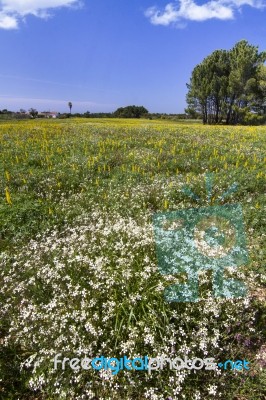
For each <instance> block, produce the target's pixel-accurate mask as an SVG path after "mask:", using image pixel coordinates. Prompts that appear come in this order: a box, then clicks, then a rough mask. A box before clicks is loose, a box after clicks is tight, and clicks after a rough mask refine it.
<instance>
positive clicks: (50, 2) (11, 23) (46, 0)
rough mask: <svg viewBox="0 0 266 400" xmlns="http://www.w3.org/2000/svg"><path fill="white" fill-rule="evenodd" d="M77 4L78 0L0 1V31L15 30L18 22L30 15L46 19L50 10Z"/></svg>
mask: <svg viewBox="0 0 266 400" xmlns="http://www.w3.org/2000/svg"><path fill="white" fill-rule="evenodd" d="M79 4H80V1H79V0H0V29H16V28H18V24H19V21H20V20H21V19H22V18H24V17H26V16H27V15H30V14H31V15H35V16H36V17H40V18H47V17H48V16H49V10H51V9H55V8H59V7H72V6H77V5H79Z"/></svg>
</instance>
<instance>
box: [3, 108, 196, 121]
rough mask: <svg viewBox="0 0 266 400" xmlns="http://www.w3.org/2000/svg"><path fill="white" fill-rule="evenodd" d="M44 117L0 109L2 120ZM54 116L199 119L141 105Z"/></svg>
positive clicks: (61, 117) (33, 110) (39, 114)
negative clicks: (148, 108)
mask: <svg viewBox="0 0 266 400" xmlns="http://www.w3.org/2000/svg"><path fill="white" fill-rule="evenodd" d="M33 118H38V119H45V118H51V116H49V115H45V113H43V112H42V113H39V112H38V111H37V110H35V109H31V110H30V112H28V113H26V112H25V111H24V110H23V112H14V111H9V110H7V109H4V110H2V111H1V110H0V119H2V120H20V119H33ZM56 118H59V119H65V118H145V119H149V120H153V119H164V120H172V121H176V120H184V119H200V118H201V115H200V114H199V113H198V114H194V115H193V116H191V115H189V114H185V113H180V114H166V113H149V112H148V110H147V109H146V108H145V107H143V106H128V107H120V108H118V109H117V110H116V111H115V112H113V113H104V112H101V113H91V112H89V111H86V112H85V113H58V114H57V116H56Z"/></svg>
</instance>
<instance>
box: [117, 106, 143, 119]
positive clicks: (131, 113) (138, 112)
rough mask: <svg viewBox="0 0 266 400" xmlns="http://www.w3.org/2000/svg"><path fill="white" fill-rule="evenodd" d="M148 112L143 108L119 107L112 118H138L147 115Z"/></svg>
mask: <svg viewBox="0 0 266 400" xmlns="http://www.w3.org/2000/svg"><path fill="white" fill-rule="evenodd" d="M148 113H149V112H148V110H147V109H146V108H145V107H143V106H127V107H120V108H118V109H117V110H116V111H115V112H114V117H117V118H140V117H142V116H144V115H147V114H148Z"/></svg>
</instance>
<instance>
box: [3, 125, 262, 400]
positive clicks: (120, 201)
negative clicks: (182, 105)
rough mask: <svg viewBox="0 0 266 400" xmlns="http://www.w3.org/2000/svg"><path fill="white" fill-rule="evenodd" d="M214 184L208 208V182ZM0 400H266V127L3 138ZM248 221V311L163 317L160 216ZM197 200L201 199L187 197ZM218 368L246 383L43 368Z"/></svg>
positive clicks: (193, 307) (20, 128)
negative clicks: (235, 209) (159, 364)
mask: <svg viewBox="0 0 266 400" xmlns="http://www.w3.org/2000/svg"><path fill="white" fill-rule="evenodd" d="M210 173H212V174H213V175H212V176H213V188H212V196H211V198H209V197H208V195H207V193H206V182H205V178H206V174H210ZM0 180H1V181H0V182H1V196H0V264H1V269H0V285H1V295H0V296H1V297H0V298H1V308H0V315H1V325H0V344H1V350H0V356H1V357H0V363H1V364H0V398H3V399H5V400H9V399H10V400H11V399H12V400H13V399H38V400H42V399H45V400H46V399H48V400H53V399H68V400H70V399H75V400H76V399H77V400H81V399H95V400H96V399H99V400H100V399H101V400H108V399H110V400H112V399H118V400H120V399H121V400H126V399H128V400H133V399H136V400H144V399H151V400H166V399H172V400H177V399H178V400H179V399H186V400H200V399H214V398H218V399H223V400H224V399H229V400H246V399H252V400H262V399H265V396H266V373H265V366H266V345H265V338H266V330H265V318H266V290H265V287H266V274H265V261H266V233H265V228H266V198H265V192H266V190H265V189H266V126H259V127H242V126H233V127H232V126H230V127H227V126H203V125H201V124H197V123H193V124H189V123H184V122H183V123H178V122H172V121H167V122H166V121H149V120H122V119H121V120H116V119H112V120H111V119H110V120H107V119H94V120H84V119H74V118H73V119H68V120H55V121H50V120H49V121H37V120H32V121H20V122H16V121H14V122H1V123H0ZM235 182H237V184H238V188H237V190H236V191H235V192H234V193H231V194H229V196H228V197H227V198H226V199H225V200H220V204H221V205H222V204H225V203H229V204H234V203H240V204H241V205H242V207H243V214H244V223H245V233H246V239H247V247H248V252H249V262H248V263H247V264H246V265H241V266H240V267H239V268H237V270H236V271H233V272H232V271H231V274H232V276H234V277H238V278H239V279H241V280H242V281H244V282H245V283H246V284H247V286H248V295H247V296H245V297H243V298H232V299H230V298H218V297H213V293H212V287H211V284H210V282H211V274H210V271H207V270H206V271H202V272H201V274H200V301H198V302H170V303H169V302H167V301H165V299H164V295H163V293H164V289H165V287H167V286H168V285H169V284H171V283H173V282H178V281H179V279H181V278H179V277H178V276H172V275H162V274H160V272H159V270H158V262H157V257H156V251H155V242H154V231H153V223H152V218H153V215H154V214H155V213H157V212H162V211H164V212H168V211H173V210H186V209H191V208H198V207H207V206H211V205H213V204H215V202H217V201H219V198H220V197H221V195H222V194H223V193H224V192H226V191H227V189H228V188H229V187H230V186H231V185H233V184H234V183H235ZM188 187H189V188H191V190H192V191H193V192H194V193H195V194H196V195H197V196H198V197H199V199H200V200H196V199H195V198H193V197H190V196H189V190H188V189H187V193H185V191H184V188H188ZM57 353H61V354H62V355H63V357H69V358H73V357H75V356H76V355H78V356H81V357H82V356H84V355H87V356H88V357H97V356H101V355H104V356H105V357H117V358H120V357H123V356H124V355H126V356H127V357H128V358H134V357H143V356H145V355H148V356H150V357H156V356H158V355H164V356H165V357H171V358H174V357H178V356H179V357H184V356H187V357H189V358H193V357H200V358H206V357H214V358H215V359H216V360H217V361H220V360H221V361H224V360H226V359H231V360H238V359H240V360H243V359H246V360H248V361H249V362H250V369H249V370H239V371H238V370H226V371H224V370H221V369H219V368H216V369H215V370H214V371H206V370H204V369H203V370H190V369H182V370H179V371H175V370H170V369H169V368H164V369H163V370H158V371H154V372H153V373H151V374H148V373H147V372H146V371H127V370H124V371H120V372H119V373H118V374H116V375H114V374H112V373H111V371H110V370H109V371H105V370H101V371H95V370H92V369H90V370H81V369H80V370H75V371H73V370H72V369H71V368H69V367H68V368H66V369H65V370H60V369H57V370H54V368H53V367H54V364H53V358H54V356H55V355H56V354H57Z"/></svg>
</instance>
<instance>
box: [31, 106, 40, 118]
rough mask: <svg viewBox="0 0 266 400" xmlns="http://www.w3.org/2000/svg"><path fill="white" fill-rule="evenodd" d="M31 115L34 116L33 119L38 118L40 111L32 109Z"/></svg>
mask: <svg viewBox="0 0 266 400" xmlns="http://www.w3.org/2000/svg"><path fill="white" fill-rule="evenodd" d="M29 114H30V115H31V116H32V118H36V117H37V115H38V111H37V110H36V109H35V108H30V109H29Z"/></svg>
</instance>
